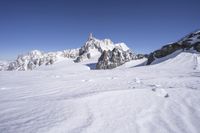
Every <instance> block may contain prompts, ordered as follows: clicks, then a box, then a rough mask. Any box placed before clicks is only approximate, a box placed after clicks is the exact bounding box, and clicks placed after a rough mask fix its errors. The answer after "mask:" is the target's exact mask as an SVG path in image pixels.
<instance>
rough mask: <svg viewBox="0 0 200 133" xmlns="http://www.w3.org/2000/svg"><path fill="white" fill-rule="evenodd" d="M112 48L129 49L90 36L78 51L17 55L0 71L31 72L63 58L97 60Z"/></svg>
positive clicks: (122, 44) (2, 65)
mask: <svg viewBox="0 0 200 133" xmlns="http://www.w3.org/2000/svg"><path fill="white" fill-rule="evenodd" d="M114 48H119V49H121V50H122V51H129V53H130V49H129V48H128V47H127V45H126V44H125V43H117V44H114V43H113V42H112V41H111V40H110V39H104V40H99V39H97V38H95V37H93V35H92V34H90V35H89V37H88V40H87V41H86V42H85V43H84V45H83V46H82V47H81V48H80V49H69V50H64V51H57V52H47V53H45V52H41V51H39V50H33V51H31V52H28V53H27V54H23V55H19V56H18V57H17V59H16V60H14V61H12V62H10V63H7V64H5V63H4V64H3V63H0V71H3V70H9V71H12V70H17V71H26V70H33V69H35V68H37V67H39V66H42V65H51V64H54V63H55V62H57V61H59V60H61V59H63V58H69V59H73V60H74V62H77V63H78V62H82V61H84V60H88V59H96V60H98V58H99V57H100V56H101V55H102V53H103V51H112V50H113V49H114Z"/></svg>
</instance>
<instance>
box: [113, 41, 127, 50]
mask: <svg viewBox="0 0 200 133" xmlns="http://www.w3.org/2000/svg"><path fill="white" fill-rule="evenodd" d="M115 46H116V47H119V48H121V49H122V50H123V51H127V50H129V47H128V46H127V45H126V44H125V43H117V44H115Z"/></svg>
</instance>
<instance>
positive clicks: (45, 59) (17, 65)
mask: <svg viewBox="0 0 200 133" xmlns="http://www.w3.org/2000/svg"><path fill="white" fill-rule="evenodd" d="M78 54H79V50H78V49H71V50H64V51H57V52H47V53H44V52H41V51H39V50H33V51H31V52H29V53H27V54H24V55H19V56H18V57H17V59H16V60H15V61H13V62H10V63H9V65H8V67H7V69H6V70H9V71H11V70H18V71H26V70H32V69H34V68H36V67H38V66H41V65H50V64H53V63H54V62H56V61H58V60H60V59H62V58H72V59H75V58H76V57H77V56H78Z"/></svg>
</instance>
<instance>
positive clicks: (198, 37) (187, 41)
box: [147, 30, 200, 65]
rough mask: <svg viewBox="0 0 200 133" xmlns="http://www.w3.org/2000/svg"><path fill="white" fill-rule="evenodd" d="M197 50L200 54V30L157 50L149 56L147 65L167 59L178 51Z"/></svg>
mask: <svg viewBox="0 0 200 133" xmlns="http://www.w3.org/2000/svg"><path fill="white" fill-rule="evenodd" d="M181 49H182V50H191V49H193V50H196V51H197V52H200V30H199V31H195V32H193V33H191V34H189V35H187V36H185V37H184V38H182V39H181V40H180V41H178V42H175V43H171V44H168V45H165V46H163V47H162V48H161V49H159V50H156V51H154V52H152V53H150V54H149V57H148V61H147V65H150V64H151V63H152V62H153V61H154V60H155V59H157V58H162V57H165V56H167V55H169V54H172V53H173V52H175V51H177V50H181Z"/></svg>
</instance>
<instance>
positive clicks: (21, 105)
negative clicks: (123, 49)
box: [0, 52, 200, 133]
mask: <svg viewBox="0 0 200 133" xmlns="http://www.w3.org/2000/svg"><path fill="white" fill-rule="evenodd" d="M199 61H200V56H199V54H198V53H194V52H181V53H177V54H176V55H174V56H171V57H170V58H168V59H165V60H163V62H161V63H158V62H157V63H155V65H150V66H142V65H140V64H141V63H144V62H145V59H142V60H136V62H134V61H132V62H131V63H130V64H128V65H127V64H124V65H123V66H122V67H121V68H120V69H112V70H90V67H89V65H87V64H88V63H89V64H91V63H92V62H91V61H90V62H89V61H88V62H81V63H73V60H72V59H63V60H61V61H59V62H55V63H54V64H53V65H49V66H41V67H37V68H36V69H35V70H33V71H1V72H0V132H1V133H55V132H56V133H80V132H82V133H133V132H136V133H198V132H199V131H200V122H199V121H200V97H199V94H200V88H199V86H200V78H199V77H200V70H199V66H200V62H199ZM93 63H95V62H93ZM126 65H127V66H126ZM138 65H139V66H138ZM133 66H137V67H133Z"/></svg>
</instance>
